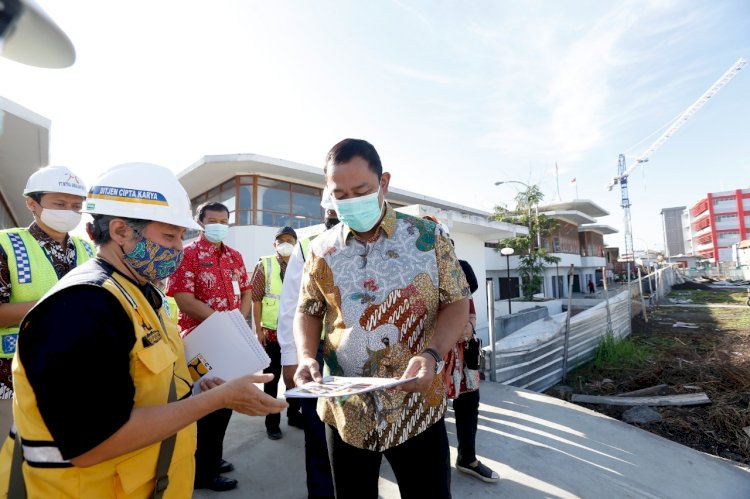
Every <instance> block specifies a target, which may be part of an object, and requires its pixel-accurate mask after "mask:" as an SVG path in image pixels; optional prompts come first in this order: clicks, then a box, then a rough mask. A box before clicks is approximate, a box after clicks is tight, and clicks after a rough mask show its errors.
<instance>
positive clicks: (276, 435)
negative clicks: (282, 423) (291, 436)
mask: <svg viewBox="0 0 750 499" xmlns="http://www.w3.org/2000/svg"><path fill="white" fill-rule="evenodd" d="M266 434H267V435H268V438H270V439H271V440H281V437H283V436H284V435H282V434H281V430H276V431H271V430H266Z"/></svg>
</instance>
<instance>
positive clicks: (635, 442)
mask: <svg viewBox="0 0 750 499" xmlns="http://www.w3.org/2000/svg"><path fill="white" fill-rule="evenodd" d="M481 398H482V404H481V406H480V414H479V418H480V420H479V431H478V435H477V453H478V454H479V456H480V459H481V460H482V461H483V462H484V463H486V464H487V465H488V466H490V467H491V468H493V469H494V470H496V471H497V472H498V473H499V474H500V476H501V478H502V479H501V480H500V481H499V482H498V483H495V484H485V483H483V482H479V481H477V480H476V479H474V478H471V477H468V476H466V475H463V474H461V473H458V472H456V471H455V470H453V477H452V480H453V482H452V492H453V497H455V498H457V499H462V498H467V497H468V498H496V497H511V498H532V499H537V498H539V499H541V498H548V497H556V498H578V497H582V498H604V497H606V498H608V499H609V498H614V499H619V498H674V499H684V498H704V497H705V498H712V499H729V498H731V499H735V498H736V499H747V498H748V497H750V471H749V470H747V469H745V468H742V467H740V466H738V465H736V464H735V463H733V462H731V461H727V460H724V459H721V458H717V457H713V456H709V455H707V454H703V453H701V452H698V451H695V450H693V449H690V448H688V447H684V446H682V445H679V444H677V443H674V442H671V441H669V440H666V439H664V438H661V437H658V436H656V435H653V434H651V433H648V432H646V431H643V430H640V429H638V428H636V427H634V426H630V425H627V424H625V423H622V422H620V421H617V420H614V419H611V418H608V417H606V416H604V415H601V414H598V413H596V412H593V411H589V410H588V409H585V408H583V407H580V406H577V405H573V404H570V403H567V402H564V401H561V400H558V399H555V398H552V397H548V396H546V395H542V394H539V393H535V392H530V391H527V390H522V389H518V388H514V387H510V386H505V385H500V384H495V383H485V384H483V385H482V388H481ZM446 421H447V423H448V424H447V427H448V433H449V435H448V436H449V439H450V442H451V461H452V462H453V461H455V458H456V447H455V446H456V439H455V426H454V424H453V416H452V412H451V411H449V413H448V414H447V416H446ZM282 429H283V431H284V438H283V439H282V440H279V441H270V440H268V438H266V434H265V428H264V425H263V419H262V418H251V417H246V416H241V415H237V414H235V415H234V416H233V417H232V422H231V423H230V426H229V429H228V431H227V438H226V440H225V442H226V445H225V453H224V454H225V458H226V459H228V460H230V461H232V462H233V463H234V464H235V466H236V468H237V469H236V471H234V472H233V473H230V474H229V475H228V476H232V477H234V478H237V479H238V480H240V486H239V487H238V488H237V489H235V490H233V491H230V492H222V493H215V492H210V491H204V490H200V491H196V493H195V495H194V497H195V498H218V497H221V498H222V499H232V498H248V497H253V498H279V499H303V498H305V497H306V496H307V491H306V488H305V471H304V454H303V453H304V450H303V449H304V447H303V446H304V442H303V437H302V431H301V430H297V429H296V428H288V427H286V426H285V425H283V424H282ZM426 479H429V477H426ZM380 497H382V498H385V499H390V498H397V497H399V494H398V488H397V486H396V484H395V480H394V477H393V473H392V472H391V470H390V468H389V467H388V465H387V462H386V461H385V460H384V462H383V468H382V469H381V477H380Z"/></svg>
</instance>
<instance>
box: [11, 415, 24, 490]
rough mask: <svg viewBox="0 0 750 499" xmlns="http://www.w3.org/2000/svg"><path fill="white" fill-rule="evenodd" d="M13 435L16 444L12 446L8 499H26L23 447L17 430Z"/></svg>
mask: <svg viewBox="0 0 750 499" xmlns="http://www.w3.org/2000/svg"><path fill="white" fill-rule="evenodd" d="M15 433H16V442H15V445H14V446H13V460H12V461H11V463H10V481H9V482H8V499H26V482H25V481H24V479H23V445H22V444H21V437H20V435H19V434H18V430H17V429H16V430H15Z"/></svg>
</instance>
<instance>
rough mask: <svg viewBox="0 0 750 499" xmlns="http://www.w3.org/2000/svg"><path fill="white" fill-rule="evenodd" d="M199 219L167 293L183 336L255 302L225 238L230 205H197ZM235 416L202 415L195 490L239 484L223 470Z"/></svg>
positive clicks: (226, 412) (237, 255)
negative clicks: (228, 431) (225, 445)
mask: <svg viewBox="0 0 750 499" xmlns="http://www.w3.org/2000/svg"><path fill="white" fill-rule="evenodd" d="M196 218H197V221H198V223H199V224H200V225H201V226H203V233H202V234H201V236H200V237H199V238H198V240H197V241H194V242H192V243H191V244H189V245H187V246H186V247H185V256H184V258H183V260H182V264H181V265H180V267H179V269H177V272H175V273H174V274H173V275H172V276H171V277H170V278H169V285H168V288H167V295H168V296H174V299H175V301H176V302H177V306H178V307H179V309H180V314H179V319H178V324H179V326H180V329H181V330H182V334H183V335H184V334H185V333H187V332H189V330H190V329H192V328H194V327H195V326H197V325H198V324H200V323H201V322H203V321H204V320H205V319H206V318H207V317H208V316H209V315H211V314H213V313H214V311H225V310H235V309H239V310H240V312H241V313H242V315H243V316H244V317H247V316H248V314H249V313H250V308H251V307H252V297H251V294H250V290H251V286H250V278H249V277H248V275H247V270H246V269H245V264H244V262H243V260H242V255H240V253H239V252H238V251H237V250H234V249H232V248H230V247H229V246H227V245H226V244H224V243H222V241H223V240H224V238H226V236H227V234H228V232H229V210H228V209H227V207H226V206H224V205H223V204H221V203H216V202H208V203H204V204H203V205H201V206H199V207H198V210H197V215H196ZM231 416H232V411H231V410H230V409H220V410H218V411H216V412H212V413H211V414H209V415H208V416H206V417H204V418H202V419H199V420H198V448H197V450H196V452H195V488H197V489H200V488H208V489H211V490H215V491H224V490H231V489H233V488H235V487H236V486H237V480H234V479H230V478H226V477H223V476H221V475H220V473H226V472H229V471H232V470H233V469H234V466H233V465H232V464H231V463H228V462H226V461H224V460H223V459H222V452H223V442H224V433H225V432H226V429H227V425H229V418H230V417H231Z"/></svg>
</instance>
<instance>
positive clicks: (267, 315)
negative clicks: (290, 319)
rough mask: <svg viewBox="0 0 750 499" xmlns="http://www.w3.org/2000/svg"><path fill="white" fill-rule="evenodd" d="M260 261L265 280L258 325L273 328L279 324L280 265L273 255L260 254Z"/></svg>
mask: <svg viewBox="0 0 750 499" xmlns="http://www.w3.org/2000/svg"><path fill="white" fill-rule="evenodd" d="M260 261H261V263H262V265H263V273H264V275H265V280H266V288H265V291H264V293H265V294H264V296H263V301H262V302H261V304H262V309H261V314H260V325H261V326H263V327H265V328H268V329H273V330H274V331H275V330H276V329H277V328H278V324H279V301H280V300H281V286H282V281H281V265H279V260H278V259H277V258H276V256H275V255H273V256H262V257H261V258H260Z"/></svg>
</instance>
